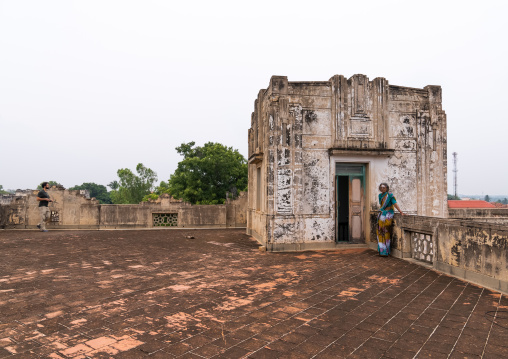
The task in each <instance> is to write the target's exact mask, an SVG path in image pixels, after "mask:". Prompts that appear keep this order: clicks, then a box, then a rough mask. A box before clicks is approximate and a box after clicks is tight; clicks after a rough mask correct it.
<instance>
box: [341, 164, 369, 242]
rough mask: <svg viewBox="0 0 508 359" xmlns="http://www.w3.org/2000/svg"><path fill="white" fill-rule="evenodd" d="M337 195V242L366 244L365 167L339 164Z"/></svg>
mask: <svg viewBox="0 0 508 359" xmlns="http://www.w3.org/2000/svg"><path fill="white" fill-rule="evenodd" d="M335 193H336V208H337V211H336V213H337V218H336V236H335V240H336V242H354V243H359V242H364V241H365V233H364V229H363V221H364V219H363V217H364V216H363V214H364V202H365V201H364V197H365V165H363V164H354V163H337V164H336V167H335Z"/></svg>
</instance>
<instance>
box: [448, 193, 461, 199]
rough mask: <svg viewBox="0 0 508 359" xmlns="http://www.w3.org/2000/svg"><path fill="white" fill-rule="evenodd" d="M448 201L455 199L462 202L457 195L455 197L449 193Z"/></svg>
mask: <svg viewBox="0 0 508 359" xmlns="http://www.w3.org/2000/svg"><path fill="white" fill-rule="evenodd" d="M448 199H449V200H450V199H453V200H460V197H459V196H455V195H453V194H449V193H448Z"/></svg>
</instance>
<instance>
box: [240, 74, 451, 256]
mask: <svg viewBox="0 0 508 359" xmlns="http://www.w3.org/2000/svg"><path fill="white" fill-rule="evenodd" d="M248 138H249V206H248V212H247V231H248V233H249V234H251V235H253V236H254V237H255V238H257V239H258V241H260V242H261V243H263V244H264V245H266V247H267V249H268V250H274V251H277V250H299V249H305V248H308V249H311V248H332V247H334V246H336V245H337V243H338V239H339V236H338V229H339V228H338V225H337V220H338V205H337V203H338V197H337V196H338V192H339V191H338V190H337V188H338V187H337V186H338V185H337V173H338V172H337V171H338V170H337V166H343V167H344V166H347V165H348V164H353V165H357V166H358V165H359V166H360V167H361V169H362V171H363V174H362V176H361V177H359V180H358V181H356V183H354V181H353V182H351V184H350V188H349V191H350V193H349V200H350V201H351V205H350V208H349V216H350V218H349V223H348V226H349V227H348V228H349V240H348V241H347V242H348V243H350V244H360V243H366V240H368V239H369V236H370V230H369V215H370V211H373V210H376V209H377V208H379V205H378V197H377V195H378V190H377V188H378V185H379V183H381V182H387V183H389V184H390V186H391V192H393V193H394V194H395V196H396V198H397V201H398V202H399V204H400V205H401V207H402V208H403V210H404V211H405V212H407V213H411V214H418V215H425V216H435V217H446V216H447V203H446V200H447V198H446V165H447V164H446V115H445V113H444V111H443V110H442V108H441V87H439V86H426V87H425V88H423V89H417V88H408V87H402V86H394V85H390V84H389V83H388V81H387V80H386V79H384V78H376V79H374V80H373V81H369V79H368V78H367V76H365V75H354V76H352V77H351V78H349V79H346V78H345V77H344V76H339V75H336V76H333V77H332V78H331V79H330V80H329V81H320V82H289V81H288V79H287V77H284V76H273V77H272V78H271V80H270V84H269V86H268V88H267V89H262V90H260V92H259V94H258V98H257V99H256V101H255V104H254V112H253V113H252V117H251V128H250V129H249V131H248ZM341 168H342V167H341ZM344 168H345V167H344ZM350 178H353V177H352V176H350ZM355 186H356V187H358V188H356V187H355ZM355 188H356V192H357V193H358V201H357V203H353V197H354V193H355V192H354V191H355ZM353 234H354V235H353Z"/></svg>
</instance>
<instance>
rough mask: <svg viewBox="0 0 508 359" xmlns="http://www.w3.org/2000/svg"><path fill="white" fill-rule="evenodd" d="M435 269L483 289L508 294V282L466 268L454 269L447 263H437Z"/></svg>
mask: <svg viewBox="0 0 508 359" xmlns="http://www.w3.org/2000/svg"><path fill="white" fill-rule="evenodd" d="M434 269H436V270H438V271H440V272H443V273H446V274H449V275H451V276H454V277H457V278H459V279H463V280H466V281H468V282H471V283H474V284H477V285H479V286H482V287H486V288H489V289H493V290H496V291H498V292H502V293H505V294H508V282H507V281H504V280H500V279H496V278H492V277H489V276H486V275H484V274H481V273H477V272H473V271H470V270H467V269H464V268H459V267H454V266H452V265H449V264H447V263H443V262H435V263H434Z"/></svg>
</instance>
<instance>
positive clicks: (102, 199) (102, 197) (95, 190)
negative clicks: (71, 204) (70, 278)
mask: <svg viewBox="0 0 508 359" xmlns="http://www.w3.org/2000/svg"><path fill="white" fill-rule="evenodd" d="M69 189H71V190H85V189H86V190H88V191H89V192H90V197H95V198H96V199H97V200H98V201H99V203H101V204H111V203H113V202H111V197H110V195H109V192H108V189H107V188H106V186H103V185H101V184H96V183H93V182H85V183H83V184H82V185H79V186H74V187H71V188H69Z"/></svg>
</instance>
